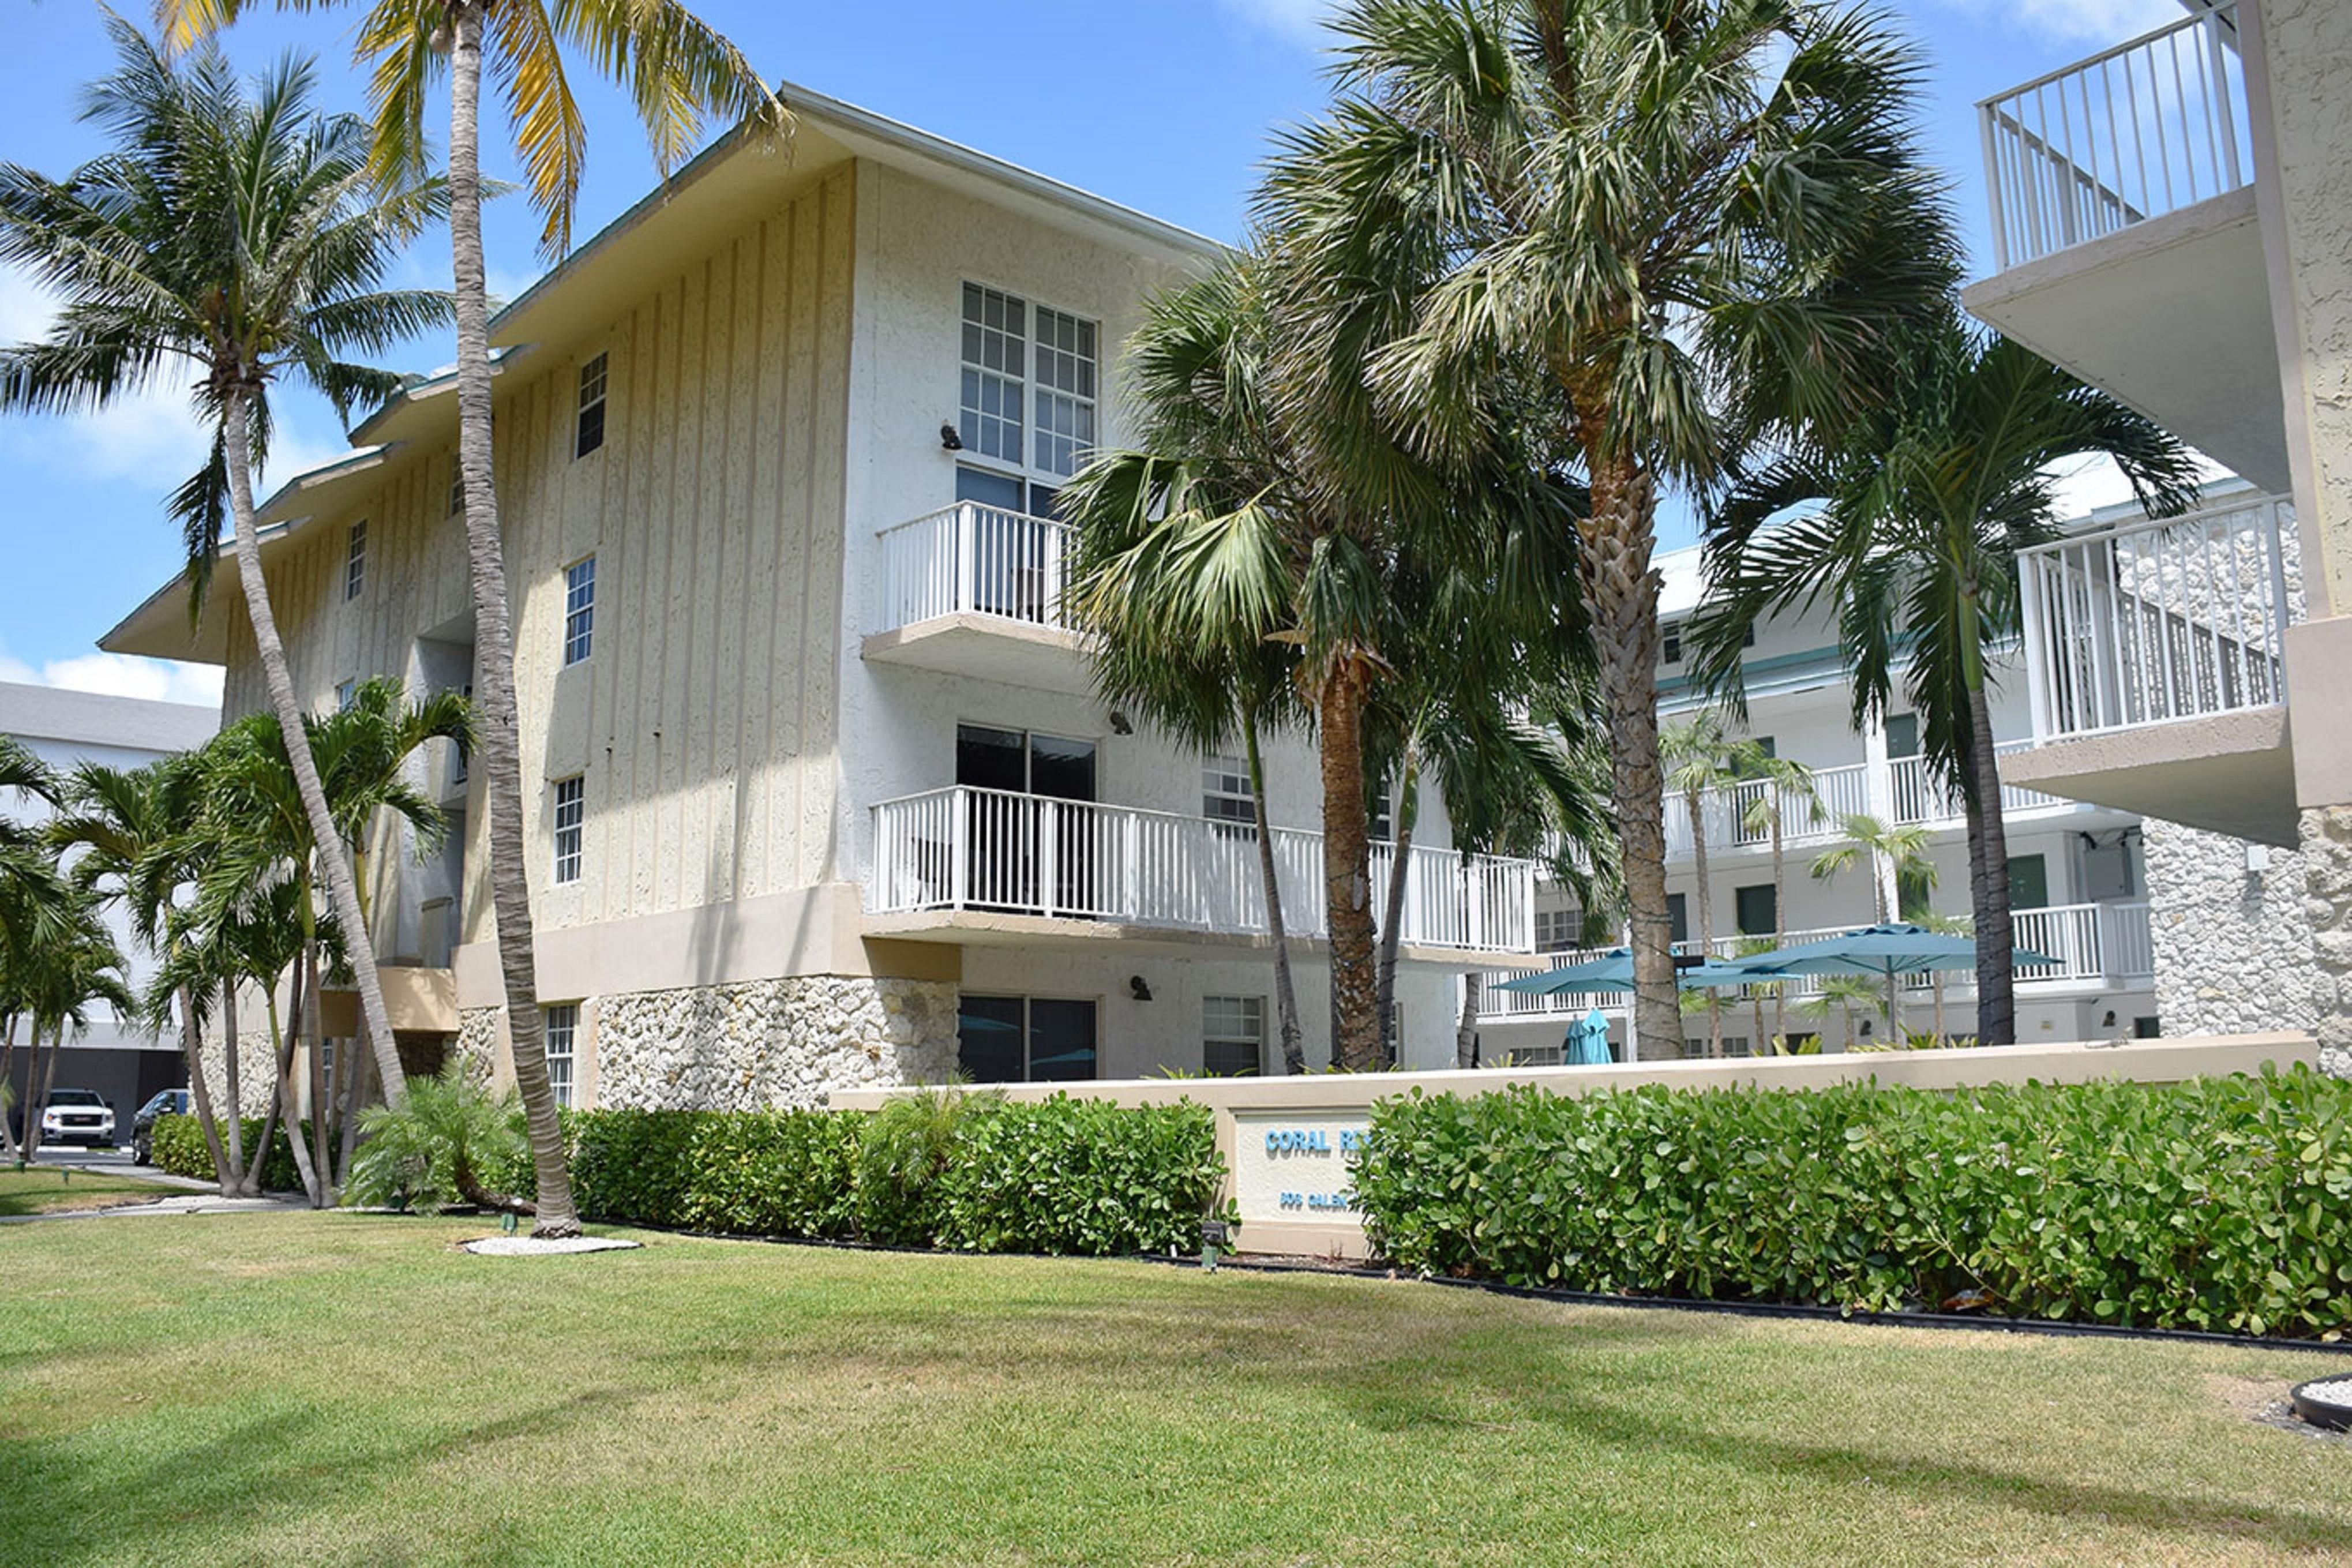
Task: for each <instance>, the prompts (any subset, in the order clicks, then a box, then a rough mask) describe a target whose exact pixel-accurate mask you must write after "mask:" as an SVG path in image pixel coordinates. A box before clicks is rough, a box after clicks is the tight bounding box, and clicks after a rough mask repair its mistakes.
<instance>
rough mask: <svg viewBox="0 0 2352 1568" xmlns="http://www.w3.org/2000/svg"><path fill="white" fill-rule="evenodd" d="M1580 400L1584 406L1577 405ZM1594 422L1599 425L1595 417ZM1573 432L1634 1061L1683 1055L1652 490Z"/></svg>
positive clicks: (1581, 569)
mask: <svg viewBox="0 0 2352 1568" xmlns="http://www.w3.org/2000/svg"><path fill="white" fill-rule="evenodd" d="M1579 402H1580V405H1583V404H1584V400H1582V399H1580V400H1579ZM1592 423H1593V424H1594V425H1595V426H1597V423H1598V422H1597V420H1595V421H1593V422H1592ZM1580 435H1581V436H1582V437H1583V440H1584V446H1585V450H1586V452H1587V455H1588V463H1587V468H1588V469H1589V471H1590V473H1591V480H1592V505H1591V510H1590V512H1589V513H1588V514H1587V515H1586V517H1585V519H1584V521H1583V523H1582V524H1581V526H1580V530H1579V532H1580V536H1581V539H1582V542H1583V549H1582V550H1581V551H1580V552H1579V555H1578V562H1577V564H1578V574H1579V576H1580V577H1581V579H1582V582H1583V589H1584V603H1585V609H1586V612H1587V614H1588V615H1589V616H1590V617H1591V626H1592V640H1593V647H1594V651H1595V653H1596V654H1597V655H1598V662H1599V664H1600V677H1601V704H1602V708H1603V713H1602V721H1603V722H1604V723H1606V724H1607V726H1608V733H1609V760H1610V768H1611V773H1612V784H1613V786H1614V790H1615V795H1616V805H1617V832H1618V838H1619V841H1620V844H1621V847H1622V852H1623V855H1624V875H1625V901H1626V904H1627V907H1628V923H1629V926H1630V928H1631V929H1630V931H1629V933H1628V934H1629V937H1630V941H1631V944H1632V946H1633V1041H1634V1049H1633V1056H1634V1058H1635V1059H1637V1060H1645V1061H1648V1060H1656V1059H1659V1058H1669V1057H1678V1056H1680V1055H1682V1051H1683V1039H1682V1010H1681V1008H1680V1007H1679V1006H1678V1005H1676V1003H1675V960H1674V948H1673V935H1674V924H1673V921H1672V920H1671V919H1670V918H1669V917H1668V915H1667V913H1666V830H1665V776H1664V770H1663V769H1662V768H1661V766H1660V764H1659V759H1658V582H1659V579H1658V575H1657V574H1656V573H1655V572H1654V571H1653V570H1651V566H1650V552H1651V545H1652V542H1653V540H1652V521H1653V519H1652V512H1653V510H1654V505H1655V500H1656V494H1655V490H1654V487H1653V485H1652V483H1651V480H1650V477H1649V476H1648V475H1647V474H1645V473H1643V471H1642V469H1641V467H1640V465H1639V464H1638V463H1636V462H1634V461H1633V459H1631V458H1623V457H1616V456H1606V455H1603V453H1602V451H1601V446H1602V442H1603V440H1604V439H1605V437H1604V436H1603V433H1602V432H1601V431H1600V430H1599V429H1598V428H1597V427H1596V428H1592V429H1590V430H1588V431H1585V432H1580Z"/></svg>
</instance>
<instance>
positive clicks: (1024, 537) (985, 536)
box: [873, 501, 1070, 632]
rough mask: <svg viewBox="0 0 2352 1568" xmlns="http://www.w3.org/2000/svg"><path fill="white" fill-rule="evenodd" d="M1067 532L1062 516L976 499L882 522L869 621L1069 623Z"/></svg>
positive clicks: (891, 624) (884, 625)
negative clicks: (878, 577)
mask: <svg viewBox="0 0 2352 1568" xmlns="http://www.w3.org/2000/svg"><path fill="white" fill-rule="evenodd" d="M1069 538H1070V530H1069V526H1068V525H1067V524H1066V523H1060V522H1055V521H1053V520H1052V519H1050V518H1042V517H1030V516H1027V515H1025V514H1024V513H1022V512H1017V511H1007V510H1004V509H1003V508H1002V507H993V506H982V504H981V503H980V502H978V501H958V502H957V503H956V504H955V505H953V506H949V507H941V508H940V510H937V511H934V512H929V513H926V514H925V515H923V516H921V517H919V518H916V519H915V520H914V521H911V522H902V523H899V524H898V525H896V526H895V527H891V528H886V529H884V530H883V531H882V532H881V535H880V539H881V546H882V603H881V605H879V606H878V608H877V621H876V623H875V626H874V627H873V629H874V630H875V631H877V632H886V631H896V630H897V629H898V628H899V627H901V626H914V625H916V624H917V623H919V622H921V621H928V620H933V619H936V618H938V617H939V616H956V615H964V616H996V617H999V618H1001V619H1003V620H1008V621H1019V622H1024V623H1025V624H1027V625H1030V626H1051V627H1055V628H1057V629H1066V623H1065V622H1064V620H1063V618H1062V608H1061V600H1062V583H1063V569H1064V563H1065V562H1066V560H1067V558H1068V549H1069Z"/></svg>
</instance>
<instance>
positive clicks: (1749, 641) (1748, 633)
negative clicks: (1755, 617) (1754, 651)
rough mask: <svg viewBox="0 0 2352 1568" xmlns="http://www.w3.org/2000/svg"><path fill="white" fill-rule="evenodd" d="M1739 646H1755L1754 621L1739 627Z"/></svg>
mask: <svg viewBox="0 0 2352 1568" xmlns="http://www.w3.org/2000/svg"><path fill="white" fill-rule="evenodd" d="M1739 646H1740V647H1755V646H1756V623H1755V622H1754V621H1750V622H1748V624H1747V625H1746V626H1742V627H1740V628H1739Z"/></svg>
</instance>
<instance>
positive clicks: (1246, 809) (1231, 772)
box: [1201, 757, 1257, 828]
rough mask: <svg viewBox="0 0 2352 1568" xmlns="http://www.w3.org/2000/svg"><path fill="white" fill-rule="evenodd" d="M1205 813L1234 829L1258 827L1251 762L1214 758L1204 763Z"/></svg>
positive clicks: (1202, 813)
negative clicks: (1251, 788) (1252, 789)
mask: <svg viewBox="0 0 2352 1568" xmlns="http://www.w3.org/2000/svg"><path fill="white" fill-rule="evenodd" d="M1201 815H1202V816H1205V817H1207V818H1208V819H1209V820H1210V821H1211V822H1215V823H1221V824H1223V825H1224V826H1227V827H1232V828H1255V826H1257V806H1256V803H1255V801H1254V800H1252V798H1251V796H1250V781H1249V768H1248V766H1247V764H1245V763H1239V762H1236V761H1234V759H1232V758H1230V757H1211V758H1209V759H1208V760H1207V761H1206V762H1204V763H1202V764H1201Z"/></svg>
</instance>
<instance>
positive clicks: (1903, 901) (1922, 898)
mask: <svg viewBox="0 0 2352 1568" xmlns="http://www.w3.org/2000/svg"><path fill="white" fill-rule="evenodd" d="M1843 826H1844V828H1845V837H1844V839H1843V841H1842V842H1840V843H1837V844H1833V845H1832V846H1831V847H1828V848H1827V849H1824V850H1822V852H1821V853H1820V854H1819V855H1817V856H1815V857H1813V875H1814V876H1816V877H1818V878H1820V879H1822V880H1823V881H1827V880H1829V879H1831V878H1832V877H1835V876H1836V875H1837V874H1838V873H1839V872H1841V871H1844V870H1847V869H1849V868H1852V867H1853V866H1854V865H1856V864H1860V863H1866V864H1867V865H1868V866H1869V867H1870V868H1871V877H1870V897H1871V902H1872V904H1873V906H1874V908H1875V909H1876V910H1877V920H1878V923H1879V924H1880V925H1885V924H1887V923H1888V922H1889V921H1895V920H1906V919H1908V918H1909V917H1910V916H1911V915H1912V914H1913V913H1914V912H1915V911H1916V912H1923V913H1924V912H1925V910H1926V906H1927V894H1928V893H1929V892H1930V891H1932V890H1933V889H1934V888H1935V886H1936V877H1937V871H1936V862H1935V859H1934V858H1932V857H1931V856H1929V854H1928V853H1927V841H1928V834H1927V829H1926V828H1925V827H1922V826H1919V825H1918V824H1917V823H1910V824H1893V825H1890V824H1887V823H1884V822H1881V821H1880V820H1879V819H1878V818H1876V817H1874V816H1870V815H1869V814H1867V813H1866V812H1854V813H1853V814H1852V815H1850V816H1847V817H1846V819H1845V821H1844V823H1843ZM1890 906H1891V907H1890ZM1898 984H1899V982H1898V981H1897V980H1896V978H1895V976H1894V975H1892V974H1889V975H1888V976H1887V977H1886V1026H1887V1027H1888V1028H1890V1029H1895V1030H1898V1031H1899V1029H1900V1027H1901V1025H1902V1018H1903V1015H1902V1012H1901V1010H1900V1008H1899V1006H1898V1005H1897V995H1896V992H1897V987H1898Z"/></svg>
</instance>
